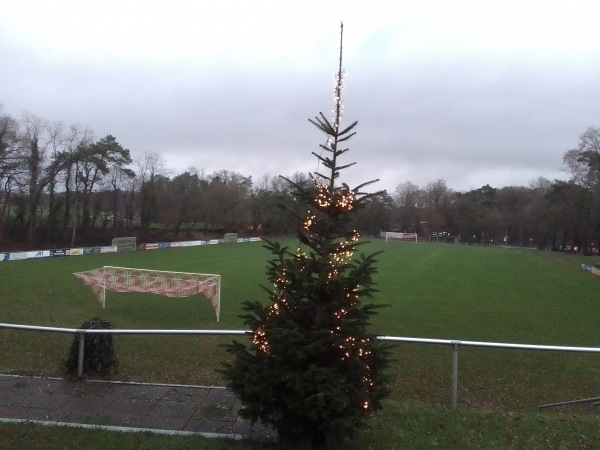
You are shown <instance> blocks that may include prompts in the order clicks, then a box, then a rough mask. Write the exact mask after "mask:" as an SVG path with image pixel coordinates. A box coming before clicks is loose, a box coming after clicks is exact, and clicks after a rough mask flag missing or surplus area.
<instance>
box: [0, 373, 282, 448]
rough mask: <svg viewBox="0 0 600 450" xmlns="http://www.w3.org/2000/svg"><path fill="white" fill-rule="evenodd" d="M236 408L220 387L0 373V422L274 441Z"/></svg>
mask: <svg viewBox="0 0 600 450" xmlns="http://www.w3.org/2000/svg"><path fill="white" fill-rule="evenodd" d="M239 408H240V403H239V401H238V400H237V399H236V398H235V396H234V395H233V394H232V392H231V391H229V390H227V389H225V388H213V387H202V386H186V385H166V384H158V385H157V384H141V383H123V382H110V381H90V380H88V381H73V382H71V381H66V380H63V379H60V378H40V377H26V376H15V375H1V374H0V421H5V422H6V421H10V422H22V421H28V422H37V423H43V424H47V425H54V424H57V425H58V424H61V425H72V426H83V427H102V428H108V429H115V430H120V431H152V432H157V433H169V434H201V435H204V436H206V437H216V438H229V439H250V440H256V441H260V442H275V441H276V433H274V432H273V431H271V430H269V429H267V428H265V427H262V426H260V425H258V424H256V425H255V426H254V427H251V426H250V424H249V422H247V421H245V420H242V419H241V418H239V417H238V410H239Z"/></svg>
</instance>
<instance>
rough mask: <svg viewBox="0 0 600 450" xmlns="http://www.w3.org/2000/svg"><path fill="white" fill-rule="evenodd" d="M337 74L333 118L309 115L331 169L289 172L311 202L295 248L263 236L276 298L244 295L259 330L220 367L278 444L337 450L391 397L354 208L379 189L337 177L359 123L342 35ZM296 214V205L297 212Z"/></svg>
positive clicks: (248, 317) (249, 319)
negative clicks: (301, 177) (349, 94)
mask: <svg viewBox="0 0 600 450" xmlns="http://www.w3.org/2000/svg"><path fill="white" fill-rule="evenodd" d="M341 31H342V33H341V36H340V58H339V70H338V72H337V74H336V81H335V90H334V95H335V108H334V117H333V120H332V121H329V120H328V119H327V118H326V117H325V115H323V113H320V115H319V117H315V119H309V121H310V122H311V123H312V124H313V125H315V126H316V127H317V128H318V129H319V130H321V131H323V132H324V133H325V134H326V135H327V143H326V144H324V145H321V149H322V153H321V154H317V153H315V152H313V155H315V156H316V157H317V158H318V160H319V162H320V165H322V166H323V168H324V170H322V171H317V172H315V173H314V174H313V175H311V177H310V180H311V181H310V183H309V184H308V185H300V184H297V183H294V182H292V181H291V180H289V179H286V180H287V182H288V183H290V184H291V185H292V187H293V192H294V195H295V196H296V197H297V198H298V200H299V201H300V202H301V203H302V204H304V205H305V206H306V208H307V211H306V216H298V215H296V217H297V220H298V224H299V227H298V238H299V244H298V247H297V249H295V250H294V251H290V250H289V249H288V248H287V247H282V246H281V245H280V243H278V242H271V241H266V245H265V247H266V248H267V249H268V250H269V251H270V252H271V254H272V255H273V256H272V259H271V260H270V261H269V262H268V267H267V278H268V280H269V281H270V282H271V283H272V287H269V288H266V287H264V289H265V290H266V291H267V292H268V295H269V300H270V302H269V303H268V304H267V306H264V305H263V304H261V303H260V302H258V301H257V302H250V301H246V302H244V303H243V309H244V310H245V312H246V314H244V315H243V316H241V317H242V318H243V319H244V322H245V323H246V324H247V325H248V326H249V328H250V330H251V332H252V342H251V344H250V345H248V346H246V345H244V344H242V343H240V342H237V341H233V342H232V343H231V344H229V345H227V351H228V352H229V353H231V354H232V355H233V361H232V362H231V363H227V364H224V367H223V369H222V373H223V374H224V375H225V378H226V379H227V383H228V386H229V387H230V389H232V391H233V392H234V393H235V394H236V395H237V396H238V397H239V398H240V400H241V402H242V409H241V414H242V416H244V417H246V418H249V419H251V420H252V421H253V422H256V421H261V422H263V423H266V424H269V425H271V426H273V427H274V428H275V429H276V430H277V432H278V435H279V441H280V444H281V445H289V446H312V447H324V446H327V447H331V446H334V445H335V444H336V443H339V442H341V441H343V439H345V438H349V437H351V436H352V435H353V434H354V432H355V431H356V430H357V429H358V428H359V427H360V426H361V425H363V424H364V422H365V419H366V418H368V416H369V415H370V414H371V412H372V411H375V410H377V409H379V408H381V400H382V398H383V397H384V396H385V395H386V394H387V388H386V377H385V373H384V369H385V367H386V366H387V364H388V353H387V347H386V346H385V345H384V344H382V343H380V342H378V341H376V339H375V336H374V335H373V334H371V333H369V332H368V330H367V328H368V325H369V319H370V316H371V315H373V314H375V313H376V309H377V308H378V306H377V305H374V304H370V303H369V304H367V303H364V302H363V299H365V298H369V297H372V295H373V293H374V292H376V289H375V287H374V282H373V275H374V273H376V268H375V262H376V260H375V259H374V257H375V256H376V255H375V254H373V255H368V256H365V255H364V254H361V255H359V256H356V255H355V254H356V249H357V246H359V245H360V244H361V242H359V234H358V233H357V231H355V230H354V229H353V222H354V221H355V216H356V211H357V209H359V208H360V207H361V206H362V205H363V203H364V201H365V200H366V199H367V198H368V197H370V196H372V195H376V194H367V193H363V192H361V189H362V188H363V187H364V186H366V185H369V184H371V183H373V182H375V181H377V180H373V181H369V182H367V183H363V184H361V185H359V186H358V187H357V188H354V189H350V188H349V187H348V185H347V184H345V183H339V184H338V183H337V179H338V177H339V175H340V171H341V170H343V169H345V168H347V167H349V166H351V165H353V164H354V163H352V164H347V165H340V163H339V158H340V156H341V155H343V154H344V153H345V152H346V151H347V150H348V149H340V144H341V143H343V142H345V141H347V140H348V139H350V138H351V137H352V136H353V135H354V134H355V133H354V131H353V130H354V128H355V126H356V125H357V122H354V123H352V124H351V125H350V126H348V127H346V128H343V129H342V128H341V127H340V119H341V116H342V101H341V93H342V75H343V72H342V39H341V38H342V37H343V25H342V29H341ZM290 213H292V212H290Z"/></svg>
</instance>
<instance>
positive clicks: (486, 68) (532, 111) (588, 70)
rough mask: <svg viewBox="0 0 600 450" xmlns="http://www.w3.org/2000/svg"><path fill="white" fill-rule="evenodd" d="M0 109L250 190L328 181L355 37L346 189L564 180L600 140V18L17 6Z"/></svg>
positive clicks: (456, 5)
mask: <svg viewBox="0 0 600 450" xmlns="http://www.w3.org/2000/svg"><path fill="white" fill-rule="evenodd" d="M0 1H1V3H2V4H3V6H2V8H1V11H2V13H1V14H0V105H2V108H3V112H4V113H7V114H10V115H11V116H13V117H15V118H17V119H18V118H20V117H21V115H22V114H23V113H24V112H29V113H31V114H34V115H36V116H39V117H41V118H43V119H46V120H49V121H61V122H63V123H64V124H65V125H71V124H78V125H80V126H87V127H88V128H90V129H92V130H94V134H95V137H96V138H97V139H99V138H101V137H104V136H106V135H107V134H112V135H113V136H115V137H116V138H117V140H118V141H119V142H120V143H121V144H122V145H123V146H124V147H126V148H129V149H130V150H131V153H132V155H133V156H134V157H141V156H142V155H143V154H144V153H150V152H152V153H159V154H161V155H162V156H163V157H164V159H165V160H166V162H167V167H168V168H169V169H170V170H171V171H172V173H173V174H176V173H180V172H182V171H184V170H185V169H187V168H188V167H190V166H194V167H196V168H197V169H199V170H204V171H205V172H206V173H212V172H214V171H217V170H221V169H226V170H231V171H236V172H239V173H242V174H243V175H251V176H253V178H254V179H257V178H259V177H260V176H261V175H264V174H270V175H280V174H282V175H291V174H293V173H294V172H296V171H301V172H312V171H315V170H317V168H318V167H317V161H316V158H314V157H313V156H312V155H311V152H312V151H316V152H319V147H318V146H319V144H321V143H323V142H324V137H323V136H322V135H321V134H320V132H319V131H318V130H316V129H315V128H314V126H312V125H311V124H310V123H309V122H308V120H307V119H308V118H309V117H314V116H315V115H317V114H318V113H319V112H320V111H323V112H324V113H325V114H326V115H328V116H330V115H331V109H332V105H333V99H332V93H333V90H332V88H333V77H334V74H335V71H336V69H337V62H338V48H339V25H340V22H342V21H343V23H344V68H345V91H344V97H343V100H344V105H345V109H344V123H345V124H349V123H350V122H352V121H355V120H357V121H358V122H359V125H358V128H357V135H356V136H355V137H354V138H353V139H351V140H350V141H349V142H348V147H350V152H348V153H347V154H346V155H348V156H347V159H346V161H345V162H352V161H355V162H356V163H357V164H356V166H354V167H353V168H352V169H349V170H347V171H346V174H345V175H343V177H342V179H343V180H344V181H347V182H348V183H349V184H350V185H356V184H358V183H360V182H363V181H368V180H370V179H373V178H379V179H380V180H381V181H380V182H379V183H378V184H377V185H375V187H377V188H378V189H388V191H390V192H392V191H394V189H395V188H396V186H397V185H398V184H400V183H403V182H406V181H412V182H413V183H416V184H418V185H420V186H425V185H426V184H427V183H429V182H432V181H435V180H438V179H440V178H443V179H445V180H446V182H447V184H448V186H449V187H451V188H453V189H456V190H466V189H472V188H478V187H481V186H482V185H484V184H490V185H491V186H493V187H502V186H508V185H528V183H529V181H530V180H532V179H535V178H538V177H540V176H543V177H546V178H549V179H550V180H553V179H556V178H560V179H565V178H567V177H568V175H567V174H566V173H565V172H564V166H563V164H562V156H563V154H564V152H565V151H567V150H569V149H571V148H574V147H576V146H577V143H578V137H579V135H580V134H581V133H583V132H584V131H585V130H586V129H587V128H588V127H590V126H597V127H598V126H600V95H599V93H600V27H599V26H598V17H599V16H600V2H598V1H597V0H587V1H583V0H581V1H578V0H569V1H553V0H545V1H537V0H518V1H513V0H503V1H461V0H455V1H444V0H439V1H435V0H431V1H427V0H424V1H418V2H417V1H410V2H409V1H398V0H397V1H379V0H371V1H369V2H365V1H360V2H359V1H349V0H345V1H342V0H337V1H327V0H318V1H317V0H302V1H291V0H289V1H281V0H279V1H277V0H264V1H260V0H259V1H256V2H248V1H238V0H230V1H228V2H210V3H209V2H200V1H192V0H189V1H178V0H172V1H169V2H164V1H163V2H158V1H153V0H146V1H129V0H114V1H113V0H108V1H103V2H98V1H93V2H92V1H88V0H72V1H71V0H53V1H51V2H50V1H49V2H45V1H33V0H19V1H9V0H0Z"/></svg>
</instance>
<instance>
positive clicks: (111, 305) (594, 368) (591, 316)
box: [0, 240, 600, 448]
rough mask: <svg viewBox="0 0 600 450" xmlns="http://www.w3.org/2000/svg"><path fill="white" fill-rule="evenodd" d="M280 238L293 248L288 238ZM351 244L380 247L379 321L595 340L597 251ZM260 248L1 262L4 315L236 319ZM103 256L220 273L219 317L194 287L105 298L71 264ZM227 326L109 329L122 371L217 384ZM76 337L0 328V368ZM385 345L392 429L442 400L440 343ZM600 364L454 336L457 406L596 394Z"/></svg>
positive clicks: (445, 400)
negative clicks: (188, 293) (390, 350)
mask: <svg viewBox="0 0 600 450" xmlns="http://www.w3.org/2000/svg"><path fill="white" fill-rule="evenodd" d="M286 242H288V243H289V245H290V246H292V248H294V246H295V241H293V240H289V241H286ZM360 249H361V251H363V252H365V253H371V252H375V251H379V250H385V251H384V253H382V254H381V255H380V256H379V257H378V260H379V262H378V265H377V267H378V270H379V272H378V274H377V275H376V281H377V284H378V288H379V289H380V292H379V293H378V294H377V296H376V297H375V298H374V299H373V301H374V302H376V303H382V304H387V305H389V307H388V308H385V309H382V310H381V312H380V314H379V315H378V316H377V317H376V318H375V319H374V320H373V324H372V330H373V331H374V332H375V333H376V334H379V335H393V336H407V337H421V338H441V339H458V340H475V341H493V342H510V343H523V344H546V345H566V346H587V347H600V335H599V334H598V332H597V329H598V322H599V320H598V319H600V301H599V296H598V291H599V288H600V278H598V277H595V276H593V275H591V274H589V273H582V272H580V270H579V264H580V263H581V262H586V263H587V264H595V263H596V261H597V262H598V263H600V259H599V258H597V257H587V258H585V257H581V256H577V255H565V254H557V253H550V252H539V251H532V250H514V249H500V248H490V247H476V246H475V247H474V246H461V245H445V244H418V245H415V244H412V243H402V242H390V243H385V242H383V241H380V240H375V241H373V242H371V243H369V244H366V245H364V246H362V247H360ZM269 256H270V255H269V254H268V252H267V251H266V250H265V249H264V248H263V247H262V245H261V244H260V243H244V244H234V245H212V246H201V247H188V248H177V249H164V250H154V251H138V252H132V253H124V254H107V255H90V256H82V257H65V258H52V259H39V260H27V261H14V262H8V263H0V311H1V312H0V322H5V323H17V324H32V325H45V326H60V327H70V328H77V327H78V326H79V325H80V324H81V323H82V322H84V321H85V320H88V319H90V318H92V317H94V316H100V317H102V318H104V319H106V320H109V321H110V322H112V323H113V324H114V326H115V327H116V328H162V329H173V328H175V329H196V328H198V329H215V328H219V329H243V324H242V322H241V320H240V319H239V318H238V314H239V313H240V312H241V310H240V303H241V301H243V300H247V299H266V294H265V293H264V291H263V290H262V289H261V288H260V286H259V285H260V284H264V283H265V282H266V281H265V275H264V273H265V268H266V262H267V260H268V258H269ZM104 265H114V266H124V267H136V268H149V269H157V270H173V271H184V272H201V273H215V274H220V275H221V276H222V292H221V322H219V323H217V322H216V319H215V315H214V312H213V311H212V309H211V307H210V304H209V302H208V301H207V300H206V299H204V298H199V297H193V298H188V299H171V298H166V297H159V296H156V295H150V294H145V295H144V294H125V293H124V294H120V293H108V294H107V302H106V305H107V306H106V309H105V310H101V309H100V306H99V303H98V302H97V301H96V299H95V296H94V294H93V293H92V292H91V290H89V288H88V287H87V286H85V285H84V284H83V283H82V282H81V281H80V280H78V279H77V278H76V277H75V276H73V275H72V273H73V272H77V271H83V270H89V269H93V268H97V267H101V266H104ZM230 339H232V338H227V337H181V336H160V337H159V336H118V337H115V340H116V345H117V352H118V356H119V361H120V373H119V375H118V378H119V379H122V380H133V381H144V382H163V383H164V382H170V383H190V384H200V385H222V384H223V383H222V381H221V380H220V378H219V376H218V374H217V373H216V371H215V368H217V367H218V366H219V364H220V362H221V361H223V360H225V359H226V357H227V356H226V353H225V352H224V351H223V349H222V348H221V347H220V346H219V344H220V343H223V342H226V341H228V340H230ZM71 340H72V337H71V336H68V335H58V334H51V335H50V334H45V333H37V332H22V331H12V330H4V331H0V354H1V355H2V357H1V358H0V372H3V373H28V374H46V375H57V374H59V366H60V363H61V361H62V360H63V359H64V358H65V357H66V355H67V352H68V348H69V345H70V342H71ZM394 358H395V362H394V363H393V367H392V370H391V373H392V385H391V387H392V395H391V397H390V399H389V400H388V401H387V403H386V405H387V406H386V408H385V409H384V411H383V412H382V413H381V414H382V416H381V418H379V419H378V421H377V422H376V423H379V424H380V425H377V426H382V427H384V429H385V430H387V431H390V427H392V428H393V427H394V426H395V425H393V423H395V421H396V420H401V418H402V417H404V416H406V415H407V414H408V415H410V412H407V411H406V410H405V409H404V408H405V405H415V407H416V408H421V409H422V408H445V407H447V406H448V405H449V403H450V365H451V350H450V349H449V348H446V347H434V346H427V345H423V344H401V345H398V346H397V347H396V348H395V351H394ZM599 371H600V355H590V354H563V353H555V352H533V351H517V350H492V349H474V348H463V349H461V351H460V369H459V407H461V408H463V409H465V410H467V409H470V410H475V411H477V413H480V412H482V411H487V412H489V411H494V412H496V413H497V412H503V411H511V414H512V413H527V412H534V411H535V410H536V408H537V405H539V404H543V403H550V402H555V401H563V400H572V399H577V398H586V397H595V396H598V395H600V390H599V389H598V387H597V377H598V373H600V372H599ZM436 414H437V413H436ZM439 414H442V413H439ZM443 414H446V413H443ZM456 420H458V419H456ZM381 423H383V424H384V425H381ZM596 429H597V427H596ZM392 434H393V433H392ZM365 439H368V433H367V434H365ZM382 448H385V447H382ZM390 448H391V447H390Z"/></svg>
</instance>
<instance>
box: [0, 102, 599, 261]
mask: <svg viewBox="0 0 600 450" xmlns="http://www.w3.org/2000/svg"><path fill="white" fill-rule="evenodd" d="M564 163H565V165H566V167H567V169H568V171H569V173H570V176H571V177H570V179H569V181H560V180H554V181H550V180H547V179H545V178H541V177H540V178H538V179H536V180H534V181H532V182H530V184H529V185H528V186H508V187H502V188H493V187H491V186H489V185H486V186H482V187H481V188H479V189H474V190H470V191H465V192H459V191H454V190H452V189H451V188H449V187H448V186H447V184H446V182H445V180H443V179H439V180H436V181H434V182H431V183H429V184H427V185H426V186H417V185H416V184H414V183H412V182H411V181H403V182H401V183H400V184H398V186H397V187H396V189H395V191H394V192H392V193H389V192H387V191H383V192H382V193H380V194H378V195H376V196H373V197H371V198H369V199H368V201H367V202H366V206H365V207H364V208H363V209H362V210H361V211H360V213H359V214H358V217H357V219H356V220H357V223H356V228H357V229H358V230H359V231H361V232H362V233H363V234H364V235H375V236H376V235H379V233H380V232H381V231H404V232H416V233H418V234H419V236H420V238H421V239H428V240H430V239H433V240H445V239H447V237H448V236H452V237H459V236H460V239H461V242H463V243H470V244H485V245H488V244H502V243H506V244H507V245H517V246H535V247H537V248H544V249H554V250H559V249H564V248H566V247H567V246H577V247H579V248H581V249H582V250H584V251H590V252H591V251H592V249H593V248H594V247H595V246H596V245H597V243H598V241H599V240H600V239H599V238H600V236H599V234H600V129H598V128H594V127H591V128H588V129H587V130H586V131H585V132H584V133H583V134H582V135H581V136H580V139H579V145H578V147H577V148H574V149H571V150H568V151H567V152H566V153H565V155H564ZM288 178H290V179H291V180H292V181H293V182H294V183H296V184H297V185H301V186H302V185H306V184H308V183H309V179H308V177H307V176H306V175H305V174H302V173H295V174H293V175H292V176H288ZM296 204H297V199H296V198H295V197H294V195H293V193H292V192H291V191H290V188H289V184H288V183H286V182H285V181H284V180H283V179H282V178H281V177H279V176H271V175H268V174H265V175H263V176H262V177H260V178H259V179H257V180H253V179H252V177H250V176H245V175H243V174H240V173H237V172H234V171H229V170H220V171H217V172H214V173H210V174H207V173H205V172H204V171H202V170H198V169H196V168H189V169H187V170H185V171H183V172H182V173H179V174H172V173H170V172H169V171H168V170H167V167H166V162H165V160H164V158H163V157H162V156H161V155H160V154H156V153H146V154H144V155H142V156H141V157H140V158H138V159H136V160H134V159H132V157H131V153H130V150H129V149H126V148H123V146H122V145H121V144H119V142H118V141H117V139H116V138H115V137H114V136H112V135H107V136H105V137H103V138H101V139H98V140H96V139H95V138H94V134H93V132H92V131H91V130H90V129H88V128H85V127H80V126H76V125H72V126H70V127H66V126H64V125H63V124H62V123H52V122H49V121H46V120H44V119H41V118H39V117H37V116H34V115H31V114H27V113H26V114H23V116H22V117H21V118H20V119H18V120H17V119H15V118H13V117H11V116H10V115H8V114H5V113H2V112H1V111H0V248H18V247H21V248H26V247H27V248H41V247H44V248H58V247H63V246H74V245H83V244H90V245H91V244H101V243H106V242H107V240H108V241H110V238H111V237H115V236H124V235H134V236H138V238H139V239H142V240H144V239H152V238H155V239H156V238H158V237H160V238H161V239H175V240H176V239H189V238H196V237H198V236H205V237H214V236H218V235H220V234H222V233H223V232H238V233H242V234H243V233H249V234H255V235H261V234H268V235H278V234H286V233H292V232H294V231H295V230H294V226H295V223H294V222H293V221H291V217H290V215H289V213H286V212H284V211H285V210H286V208H287V210H288V211H289V210H294V208H296ZM282 205H284V206H285V208H282Z"/></svg>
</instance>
